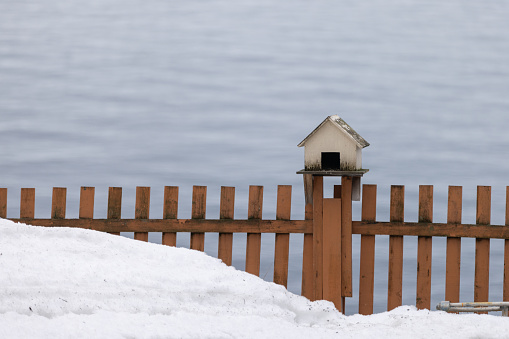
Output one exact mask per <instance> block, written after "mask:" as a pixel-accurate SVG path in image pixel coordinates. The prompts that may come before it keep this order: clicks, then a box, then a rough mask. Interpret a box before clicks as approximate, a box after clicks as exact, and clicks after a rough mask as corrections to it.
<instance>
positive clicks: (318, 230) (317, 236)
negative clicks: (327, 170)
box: [313, 176, 323, 300]
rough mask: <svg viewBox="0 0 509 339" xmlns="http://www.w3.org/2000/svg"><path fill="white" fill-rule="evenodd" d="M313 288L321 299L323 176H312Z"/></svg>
mask: <svg viewBox="0 0 509 339" xmlns="http://www.w3.org/2000/svg"><path fill="white" fill-rule="evenodd" d="M313 271H314V272H313V276H314V277H313V278H314V279H313V290H314V300H321V299H323V177H321V176H313Z"/></svg>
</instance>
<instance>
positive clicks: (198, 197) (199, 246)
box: [191, 186, 207, 252]
mask: <svg viewBox="0 0 509 339" xmlns="http://www.w3.org/2000/svg"><path fill="white" fill-rule="evenodd" d="M206 209H207V186H193V208H192V210H191V216H192V218H193V219H205V217H206ZM191 249H193V250H197V251H202V252H203V251H204V250H205V233H204V232H192V233H191Z"/></svg>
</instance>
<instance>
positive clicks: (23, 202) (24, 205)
mask: <svg viewBox="0 0 509 339" xmlns="http://www.w3.org/2000/svg"><path fill="white" fill-rule="evenodd" d="M19 217H20V218H21V219H24V218H32V219H33V218H34V217H35V188H22V189H21V199H20V204H19Z"/></svg>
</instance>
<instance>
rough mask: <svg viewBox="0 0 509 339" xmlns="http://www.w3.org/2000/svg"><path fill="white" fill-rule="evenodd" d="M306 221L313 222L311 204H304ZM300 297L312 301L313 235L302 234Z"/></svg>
mask: <svg viewBox="0 0 509 339" xmlns="http://www.w3.org/2000/svg"><path fill="white" fill-rule="evenodd" d="M305 210H306V211H305V218H306V220H309V221H311V225H313V224H312V220H313V204H306V207H305ZM301 294H302V296H304V297H306V298H308V299H310V300H311V299H313V297H314V293H313V234H309V233H306V234H304V244H303V248H302V286H301Z"/></svg>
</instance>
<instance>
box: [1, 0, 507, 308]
mask: <svg viewBox="0 0 509 339" xmlns="http://www.w3.org/2000/svg"><path fill="white" fill-rule="evenodd" d="M508 17H509V3H508V2H506V1H489V2H479V1H459V0H458V1H447V2H443V1H438V0H428V1H425V0H414V1H405V0H384V1H379V0H368V1H363V2H359V1H346V0H340V1H337V0H335V1H319V2H316V1H313V2H310V1H302V0H297V1H292V2H276V1H266V0H257V1H254V0H240V1H227V0H210V1H201V0H188V1H172V0H170V1H167V0H165V1H160V0H143V1H141V0H127V1H126V0H123V1H119V0H100V1H99V0H90V1H86V2H81V1H80V2H78V1H68V0H65V1H64V0H52V1H30V0H28V1H24V0H23V1H14V2H12V1H0V117H1V123H0V141H1V145H2V146H1V148H0V186H2V187H7V188H8V189H9V205H8V216H9V217H17V216H19V189H20V188H21V187H35V188H36V197H37V198H36V216H37V217H41V218H43V217H49V214H50V204H51V187H53V186H64V187H68V209H67V214H68V217H77V215H78V199H79V188H80V186H95V187H96V210H95V215H96V217H98V218H101V217H102V218H104V217H105V216H106V201H107V188H108V187H109V186H121V187H124V200H123V214H122V216H123V217H124V218H130V217H133V216H134V191H135V187H136V186H151V187H152V207H151V217H153V218H160V217H161V216H162V195H163V193H162V192H163V187H164V186H165V185H176V186H180V202H181V203H180V210H179V217H181V218H187V217H189V216H190V207H191V192H192V186H193V185H206V186H208V209H207V216H208V217H209V218H217V217H218V213H219V212H218V210H219V207H218V205H219V199H218V198H219V190H220V186H236V187H237V200H236V211H235V212H236V217H238V218H243V217H245V216H246V213H247V192H248V186H249V185H263V186H264V187H265V198H264V199H265V200H264V218H268V219H269V218H274V217H275V198H276V189H277V185H279V184H289V185H293V200H294V201H293V210H292V217H293V218H296V219H299V218H303V203H304V201H303V200H304V199H303V194H302V191H303V189H302V178H301V177H300V176H299V175H297V174H295V172H296V171H297V170H300V169H301V168H302V167H303V151H302V149H299V148H297V147H296V145H297V143H299V142H300V141H301V140H302V139H303V138H304V137H306V135H307V134H308V133H309V132H311V130H312V129H313V128H314V127H316V126H317V125H318V124H319V123H320V122H321V121H322V120H323V119H324V118H325V117H326V116H327V115H331V114H338V115H340V116H341V117H342V118H343V119H344V120H346V121H347V122H348V123H349V124H350V125H351V126H352V127H354V128H355V129H356V130H357V131H358V132H359V133H360V134H361V135H362V136H363V137H364V138H365V139H366V140H368V141H369V142H370V143H371V146H370V147H368V148H366V149H365V150H364V156H363V158H364V159H363V160H364V167H365V168H369V169H370V172H369V173H368V174H367V175H366V176H365V177H364V179H363V183H371V184H378V186H379V187H378V206H379V210H378V219H379V220H387V219H388V210H389V208H388V205H389V191H390V185H392V184H399V185H406V192H407V197H406V206H407V208H406V220H408V221H415V220H416V219H417V195H418V186H419V185H420V184H431V185H435V206H434V208H435V215H434V218H435V219H434V220H435V221H437V222H441V221H445V219H446V206H447V186H448V185H462V186H464V210H463V217H464V220H463V221H464V222H466V223H474V222H475V192H476V186H477V185H490V186H493V196H492V207H493V212H492V222H493V223H495V224H503V223H504V215H505V186H506V185H508V184H509V180H507V178H508V173H509V160H508V157H507V147H508V146H509V133H507V125H508V122H509V115H508V114H509V96H508V93H509V35H508V34H507V32H509V20H507V18H508ZM334 183H337V181H336V182H335V181H334V180H333V179H329V180H326V184H327V190H326V191H327V194H328V195H329V196H330V195H331V194H332V192H331V188H330V186H331V185H332V184H334ZM359 215H360V212H359V206H358V203H357V204H356V205H355V206H354V218H355V219H359ZM126 235H127V236H129V234H126ZM158 237H159V238H158ZM207 237H208V238H207V244H206V251H207V252H208V253H210V254H212V255H216V251H217V249H215V248H214V245H215V244H214V237H215V236H214V235H208V236H207ZM216 237H217V236H216ZM244 238H245V237H242V236H240V235H239V236H238V237H236V238H235V243H234V250H235V253H236V257H237V258H236V259H235V260H236V261H235V265H236V266H237V267H239V268H240V269H243V265H244V263H243V258H242V256H243V253H244V252H243V251H244V247H243V246H245V241H244ZM442 240H443V239H435V240H434V252H433V253H434V258H433V260H434V268H433V272H432V277H433V287H432V293H433V299H432V305H434V304H435V303H436V302H438V301H440V300H441V299H443V298H444V296H443V294H444V292H443V291H444V288H443V286H444V273H443V272H444V264H443V259H444V253H445V246H444V244H445V240H444V241H442ZM151 241H154V242H157V241H160V235H157V234H156V235H153V236H152V237H151ZM273 243H274V239H273V237H270V236H266V237H264V239H263V245H262V250H263V252H264V254H263V258H262V267H261V276H262V277H264V278H265V279H266V280H271V279H272V272H271V270H272V260H273V258H272V253H271V252H272V251H273ZM358 243H359V239H358V238H357V237H356V238H354V245H355V250H356V251H358ZM188 245H189V238H188V237H187V238H186V235H184V236H182V237H180V238H179V246H188ZM301 248H302V237H298V236H295V237H293V238H292V249H291V258H290V284H289V289H290V290H291V291H294V292H296V293H299V292H300V266H301V260H302V253H301V251H302V249H301ZM473 248H474V247H473V242H472V241H471V240H468V239H467V240H464V246H463V258H462V259H463V266H462V279H463V285H462V293H461V298H462V299H463V300H465V301H468V300H472V299H473ZM502 253H503V249H502V242H500V241H492V253H491V259H492V263H491V265H492V267H491V270H490V278H491V281H492V286H491V290H490V298H491V299H492V300H501V298H502V291H501V282H502V271H501V267H502V266H501V265H502V258H501V255H502ZM415 257H416V239H413V238H410V237H409V238H406V240H405V267H404V291H403V302H404V303H405V304H414V303H415V280H416V267H415V266H416V263H415ZM376 260H377V273H378V275H377V277H376V280H375V304H376V305H375V311H383V310H384V309H385V306H386V288H387V273H386V267H387V239H386V238H384V237H379V238H377V258H376ZM354 262H358V252H356V253H354ZM354 277H355V278H357V277H358V268H356V271H355V272H354ZM354 286H355V285H354ZM355 303H356V299H355V298H353V299H349V300H348V303H347V311H348V312H349V313H355V310H356V304H355Z"/></svg>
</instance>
